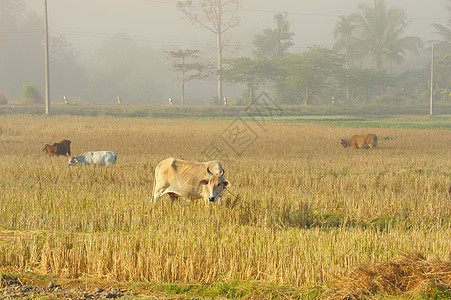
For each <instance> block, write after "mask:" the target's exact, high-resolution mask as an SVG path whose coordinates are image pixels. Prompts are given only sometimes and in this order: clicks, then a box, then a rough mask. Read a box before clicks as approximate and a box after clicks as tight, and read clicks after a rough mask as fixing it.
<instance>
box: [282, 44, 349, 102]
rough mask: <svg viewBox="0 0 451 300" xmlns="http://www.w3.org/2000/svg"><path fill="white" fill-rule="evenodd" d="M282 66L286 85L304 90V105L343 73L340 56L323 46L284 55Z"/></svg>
mask: <svg viewBox="0 0 451 300" xmlns="http://www.w3.org/2000/svg"><path fill="white" fill-rule="evenodd" d="M284 67H285V69H286V71H287V74H288V76H287V79H286V80H287V83H288V85H289V86H290V87H291V88H294V89H295V90H297V91H301V90H304V95H305V97H304V101H303V104H304V105H309V104H312V96H313V95H315V94H316V93H319V92H320V91H321V90H322V89H324V88H326V87H328V86H330V85H331V84H332V83H333V81H334V78H335V77H336V76H339V74H342V73H343V67H342V59H341V57H340V56H339V55H338V54H337V53H336V52H335V51H334V50H331V49H328V48H324V47H312V48H310V49H309V50H308V51H306V52H304V53H302V54H300V55H292V56H289V57H286V58H285V59H284Z"/></svg>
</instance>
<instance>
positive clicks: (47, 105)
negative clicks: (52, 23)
mask: <svg viewBox="0 0 451 300" xmlns="http://www.w3.org/2000/svg"><path fill="white" fill-rule="evenodd" d="M44 31H45V34H44V48H45V51H44V52H45V55H44V56H45V59H44V60H45V114H46V115H49V114H50V78H49V28H48V22H47V0H44Z"/></svg>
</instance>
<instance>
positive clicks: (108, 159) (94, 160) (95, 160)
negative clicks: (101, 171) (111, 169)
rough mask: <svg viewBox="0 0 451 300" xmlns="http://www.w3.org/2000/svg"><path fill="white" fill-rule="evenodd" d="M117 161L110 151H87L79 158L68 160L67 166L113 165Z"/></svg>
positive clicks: (114, 154)
mask: <svg viewBox="0 0 451 300" xmlns="http://www.w3.org/2000/svg"><path fill="white" fill-rule="evenodd" d="M116 161H117V155H116V153H114V152H112V151H93V152H91V151H89V152H85V153H84V154H83V155H81V156H77V157H72V158H71V159H70V160H69V166H74V165H79V164H80V165H86V166H90V165H97V166H102V165H113V164H115V163H116Z"/></svg>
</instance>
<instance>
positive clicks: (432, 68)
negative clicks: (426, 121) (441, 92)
mask: <svg viewBox="0 0 451 300" xmlns="http://www.w3.org/2000/svg"><path fill="white" fill-rule="evenodd" d="M433 96H434V43H432V59H431V103H430V106H429V115H431V116H432V98H433Z"/></svg>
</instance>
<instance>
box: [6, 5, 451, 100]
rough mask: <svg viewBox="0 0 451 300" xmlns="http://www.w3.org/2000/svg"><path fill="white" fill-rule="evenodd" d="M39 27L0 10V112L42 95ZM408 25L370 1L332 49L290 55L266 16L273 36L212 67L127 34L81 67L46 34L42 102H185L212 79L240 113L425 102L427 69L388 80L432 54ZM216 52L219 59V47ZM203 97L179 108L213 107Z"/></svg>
mask: <svg viewBox="0 0 451 300" xmlns="http://www.w3.org/2000/svg"><path fill="white" fill-rule="evenodd" d="M199 1H200V2H202V0H199ZM237 1H238V0H234V3H235V2H237ZM179 2H183V1H179ZM238 2H239V1H238ZM174 9H177V8H174ZM178 9H179V10H180V6H179V8H178ZM450 12H451V11H450ZM237 13H239V10H238V11H237ZM234 17H235V16H234ZM42 24H43V17H42V16H39V15H37V14H36V13H34V12H27V10H26V7H25V6H24V3H23V1H21V0H2V1H0V103H5V102H7V101H8V100H9V101H18V100H20V97H21V94H23V90H24V87H27V88H29V87H30V86H31V87H33V86H37V87H43V86H44V59H43V57H44V45H43V35H44V33H43V29H42V28H43V25H42ZM408 25H409V23H408V17H407V16H406V14H405V12H404V11H403V10H402V9H399V8H391V7H389V6H387V5H386V3H385V2H384V1H382V0H375V1H374V2H372V4H371V5H366V4H362V5H360V6H359V7H357V8H356V11H355V12H354V13H352V14H350V15H347V16H341V17H340V18H339V19H338V21H337V23H336V26H335V28H334V31H333V36H334V38H335V44H334V47H333V48H327V47H321V46H311V47H309V48H307V49H306V50H305V51H303V52H301V53H293V52H291V49H292V48H293V46H294V42H293V37H294V36H295V32H292V31H291V29H290V23H289V20H288V17H287V14H283V13H280V14H276V15H275V16H274V27H273V28H265V29H262V31H261V32H260V33H259V34H257V35H255V36H254V38H253V40H252V44H253V51H252V53H251V54H249V55H247V56H241V57H234V58H228V59H222V57H220V58H219V61H217V62H214V63H213V59H212V58H211V57H210V56H206V54H205V53H206V51H201V50H200V49H177V48H169V49H168V48H166V49H154V48H152V47H150V46H145V45H141V44H139V43H138V42H136V41H134V40H133V39H132V38H130V37H129V36H128V35H126V34H117V35H115V36H112V37H110V38H107V39H104V40H103V41H102V42H101V44H100V46H99V47H98V48H96V49H95V50H94V51H92V53H91V54H90V56H89V57H88V58H84V59H82V58H81V57H80V55H79V53H78V52H77V51H76V50H75V48H74V47H73V45H72V44H71V43H70V42H68V40H67V39H66V38H65V36H64V35H59V34H55V33H52V32H50V43H49V44H50V76H51V85H50V87H51V91H50V92H51V93H50V94H51V98H52V101H55V102H61V101H62V99H63V97H64V96H67V97H68V98H69V99H70V101H71V102H80V103H82V102H114V101H115V99H116V97H117V96H120V97H121V99H123V100H125V102H130V103H132V102H140V103H167V99H168V96H171V95H181V96H180V97H181V98H182V99H183V98H184V97H185V91H184V89H185V84H187V83H188V81H191V80H194V79H195V80H196V81H205V85H206V86H207V85H208V86H215V85H216V82H217V79H219V78H220V79H221V80H222V81H224V82H225V83H226V84H227V85H228V86H233V87H236V88H238V89H242V88H243V87H244V91H243V92H242V95H241V96H240V97H237V99H236V100H235V101H233V100H234V99H229V100H231V101H229V103H237V104H243V105H245V104H248V103H249V102H251V101H253V100H254V98H255V97H256V96H257V95H258V93H259V91H263V90H264V91H266V92H271V94H273V95H274V98H275V99H276V101H278V102H279V103H281V104H324V103H331V102H334V103H337V104H338V103H403V102H408V103H426V101H427V100H428V99H429V91H430V63H429V64H428V65H423V66H421V65H420V66H418V69H416V70H411V71H408V72H405V73H402V74H395V73H393V66H394V65H398V64H402V63H403V62H404V59H405V56H406V54H407V53H409V52H411V53H413V54H423V55H426V54H425V53H430V52H431V49H430V45H431V42H432V41H424V42H423V41H421V40H420V39H419V38H418V37H415V36H406V35H405V34H404V33H405V29H406V28H407V27H408ZM234 26H238V27H239V22H236V24H234ZM431 26H433V27H434V29H435V32H436V35H435V36H434V37H433V38H432V37H431V40H432V39H435V41H434V44H435V50H436V55H435V76H434V84H433V90H434V95H435V100H436V101H439V102H440V101H441V102H449V101H450V98H451V92H450V87H451V46H450V45H451V34H450V31H451V19H450V20H449V21H448V23H447V24H431ZM309 30H311V29H309ZM86 38H91V37H86ZM232 38H233V37H232ZM218 45H219V44H218ZM220 46H221V51H222V48H224V49H226V48H227V43H225V42H222V44H221V45H220ZM218 47H219V46H218ZM210 52H211V51H210ZM215 65H216V66H215ZM216 67H218V68H216ZM218 69H219V70H220V71H219V72H218ZM190 84H191V83H190ZM218 89H219V86H218ZM218 95H222V91H221V93H218ZM22 96H23V95H22ZM208 97H210V96H208V95H207V94H205V96H204V98H203V99H200V98H198V99H192V98H191V99H190V100H191V101H188V102H187V103H188V104H194V103H206V102H211V103H219V102H218V101H214V99H213V101H212V100H211V99H206V98H208ZM39 99H42V97H40V98H39Z"/></svg>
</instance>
